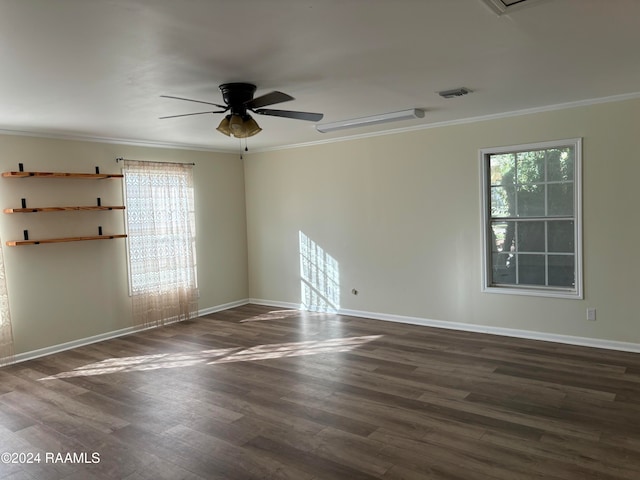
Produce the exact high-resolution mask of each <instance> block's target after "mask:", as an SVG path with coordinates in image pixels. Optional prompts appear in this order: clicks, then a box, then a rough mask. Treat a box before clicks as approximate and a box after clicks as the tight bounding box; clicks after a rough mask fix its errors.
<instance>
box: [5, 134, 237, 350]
mask: <svg viewBox="0 0 640 480" xmlns="http://www.w3.org/2000/svg"><path fill="white" fill-rule="evenodd" d="M0 152H1V154H2V155H1V156H0V169H1V171H12V170H18V163H23V164H24V166H25V170H33V171H38V170H39V171H57V172H61V171H67V172H82V173H93V172H95V167H96V166H99V167H100V171H101V172H102V173H120V170H121V164H117V163H116V162H115V158H116V157H125V158H132V159H139V160H158V161H176V162H194V163H195V164H196V165H195V167H194V174H195V204H196V229H197V245H196V248H197V261H198V283H199V288H200V300H199V308H200V309H201V310H205V309H211V308H215V307H217V306H220V305H225V304H227V303H231V302H237V301H243V300H244V299H246V298H247V296H248V286H247V254H246V249H247V247H246V219H245V204H244V173H243V166H242V160H240V159H239V158H238V155H231V154H219V153H211V152H196V151H186V150H175V149H164V148H147V147H135V146H127V145H117V144H106V143H96V142H84V141H72V140H59V139H48V138H36V137H28V136H11V135H0ZM97 197H101V199H102V204H103V205H108V204H115V205H121V204H122V203H123V200H122V181H121V180H77V179H65V180H62V179H36V178H26V179H7V178H0V205H1V207H2V208H9V207H20V199H21V198H26V200H27V206H30V207H43V206H68V205H92V204H94V202H95V201H96V198H97ZM98 225H102V226H103V231H104V233H105V234H108V233H123V232H124V216H123V213H122V212H121V211H105V212H103V211H84V212H83V211H81V212H54V213H28V214H0V238H1V239H2V242H3V251H4V257H5V264H6V278H7V288H8V291H9V302H10V308H11V315H12V323H13V333H14V338H15V349H16V353H18V354H23V353H27V352H32V351H34V350H38V349H42V348H45V347H51V346H55V345H59V344H62V343H65V342H71V341H75V340H78V339H83V338H87V337H92V336H95V335H101V334H106V333H109V332H113V331H117V330H120V329H124V328H128V327H130V326H131V302H130V298H129V296H128V284H127V265H126V249H125V241H124V240H122V239H114V240H105V241H89V242H72V243H59V244H51V245H36V246H22V247H7V246H6V245H5V244H4V242H6V241H7V240H20V239H22V231H23V230H24V229H28V230H29V235H30V238H33V239H37V238H45V237H58V236H62V237H64V236H78V235H85V234H88V235H92V234H97V228H98Z"/></svg>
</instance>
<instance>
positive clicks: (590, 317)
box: [587, 308, 596, 322]
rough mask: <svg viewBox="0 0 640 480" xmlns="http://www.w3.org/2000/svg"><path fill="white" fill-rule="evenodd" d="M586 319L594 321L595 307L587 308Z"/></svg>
mask: <svg viewBox="0 0 640 480" xmlns="http://www.w3.org/2000/svg"><path fill="white" fill-rule="evenodd" d="M587 320H589V321H590V322H595V321H596V309H595V308H587Z"/></svg>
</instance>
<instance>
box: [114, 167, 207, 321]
mask: <svg viewBox="0 0 640 480" xmlns="http://www.w3.org/2000/svg"><path fill="white" fill-rule="evenodd" d="M123 173H124V186H125V203H126V207H127V208H126V221H127V235H128V237H127V246H128V252H127V253H128V264H129V291H130V294H131V296H132V298H133V305H134V322H135V323H136V324H142V325H150V324H151V325H152V324H162V323H164V321H166V320H182V319H185V318H190V317H192V316H193V315H194V314H195V313H196V310H197V306H196V304H197V300H196V299H197V296H198V295H197V283H196V254H195V252H196V250H195V214H194V195H193V168H192V166H191V165H185V164H173V163H154V162H135V161H130V160H126V161H125V166H124V169H123Z"/></svg>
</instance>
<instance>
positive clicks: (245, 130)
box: [217, 114, 262, 138]
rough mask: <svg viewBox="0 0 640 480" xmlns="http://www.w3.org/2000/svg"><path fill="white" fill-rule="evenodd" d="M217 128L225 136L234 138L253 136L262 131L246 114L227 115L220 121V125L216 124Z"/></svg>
mask: <svg viewBox="0 0 640 480" xmlns="http://www.w3.org/2000/svg"><path fill="white" fill-rule="evenodd" d="M217 130H218V131H219V132H221V133H224V134H225V135H227V136H230V137H235V138H247V137H253V136H254V135H256V134H258V133H260V132H261V131H262V129H261V128H260V126H259V125H258V123H257V122H256V121H255V120H254V119H253V118H252V117H251V115H246V114H245V115H239V114H231V115H227V116H226V117H225V119H224V120H223V121H222V122H220V126H218V128H217ZM227 132H228V133H227Z"/></svg>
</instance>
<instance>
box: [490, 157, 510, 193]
mask: <svg viewBox="0 0 640 480" xmlns="http://www.w3.org/2000/svg"><path fill="white" fill-rule="evenodd" d="M489 164H490V170H491V172H490V173H491V185H513V183H514V180H515V179H514V177H513V175H514V172H515V167H516V156H515V155H514V154H513V153H503V154H501V155H491V158H490V162H489Z"/></svg>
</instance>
